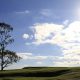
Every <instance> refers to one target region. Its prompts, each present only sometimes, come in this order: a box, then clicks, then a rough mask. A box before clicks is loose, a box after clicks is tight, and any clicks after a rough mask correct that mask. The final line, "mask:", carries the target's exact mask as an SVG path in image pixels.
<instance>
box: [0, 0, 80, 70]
mask: <svg viewBox="0 0 80 80" xmlns="http://www.w3.org/2000/svg"><path fill="white" fill-rule="evenodd" d="M0 22H5V23H7V24H10V25H11V26H12V27H13V29H14V30H13V32H12V37H13V38H14V43H12V44H10V45H8V46H7V49H10V50H12V51H15V52H16V53H17V55H19V56H20V57H22V59H21V60H20V61H19V62H18V63H16V64H13V65H11V66H9V67H8V68H6V69H15V68H16V69H17V68H23V67H27V66H29V67H30V66H50V67H55V66H57V67H74V66H80V0H0Z"/></svg>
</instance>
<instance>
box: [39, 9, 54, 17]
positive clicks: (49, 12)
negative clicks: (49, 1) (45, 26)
mask: <svg viewBox="0 0 80 80" xmlns="http://www.w3.org/2000/svg"><path fill="white" fill-rule="evenodd" d="M40 14H41V15H43V16H46V17H49V16H52V14H53V12H52V10H50V9H42V10H41V11H40Z"/></svg>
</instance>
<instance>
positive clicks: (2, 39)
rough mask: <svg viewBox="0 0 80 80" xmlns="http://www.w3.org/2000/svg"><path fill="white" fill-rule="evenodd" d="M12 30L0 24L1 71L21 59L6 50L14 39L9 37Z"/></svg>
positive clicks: (6, 25) (8, 26) (4, 24)
mask: <svg viewBox="0 0 80 80" xmlns="http://www.w3.org/2000/svg"><path fill="white" fill-rule="evenodd" d="M11 31H13V28H12V27H11V26H10V25H8V24H6V23H0V66H1V70H3V69H4V68H5V67H7V66H9V65H10V64H12V63H14V62H15V63H16V62H17V61H19V60H20V59H21V58H20V57H19V56H18V55H17V54H16V53H15V52H13V51H9V50H6V47H7V45H9V44H10V43H12V42H13V41H14V39H13V38H12V37H11V35H10V33H11Z"/></svg>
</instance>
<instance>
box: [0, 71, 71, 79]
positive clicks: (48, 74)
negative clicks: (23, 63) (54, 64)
mask: <svg viewBox="0 0 80 80" xmlns="http://www.w3.org/2000/svg"><path fill="white" fill-rule="evenodd" d="M68 72H70V70H59V71H48V72H47V71H45V72H40V71H38V72H37V71H34V72H28V73H18V72H17V73H11V74H0V77H20V76H21V77H55V76H59V75H62V74H66V73H68ZM6 80H7V79H6Z"/></svg>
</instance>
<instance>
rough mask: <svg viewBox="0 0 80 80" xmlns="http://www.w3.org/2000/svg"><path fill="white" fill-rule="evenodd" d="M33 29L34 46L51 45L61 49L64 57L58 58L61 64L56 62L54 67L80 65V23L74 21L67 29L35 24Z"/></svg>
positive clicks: (50, 24) (54, 25) (59, 26)
mask: <svg viewBox="0 0 80 80" xmlns="http://www.w3.org/2000/svg"><path fill="white" fill-rule="evenodd" d="M67 22H68V21H66V22H65V23H67ZM33 29H34V38H35V42H33V43H34V44H38V45H39V44H45V43H50V44H56V45H58V46H60V47H61V49H62V52H63V53H62V55H63V56H59V57H58V60H60V61H61V62H60V61H58V62H57V61H56V62H55V64H54V65H62V66H64V65H65V64H66V65H65V66H75V65H77V66H78V65H80V50H79V49H80V21H74V22H72V23H70V24H68V25H67V27H65V25H58V24H54V23H42V24H35V25H34V26H33ZM68 61H69V62H68Z"/></svg>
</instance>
